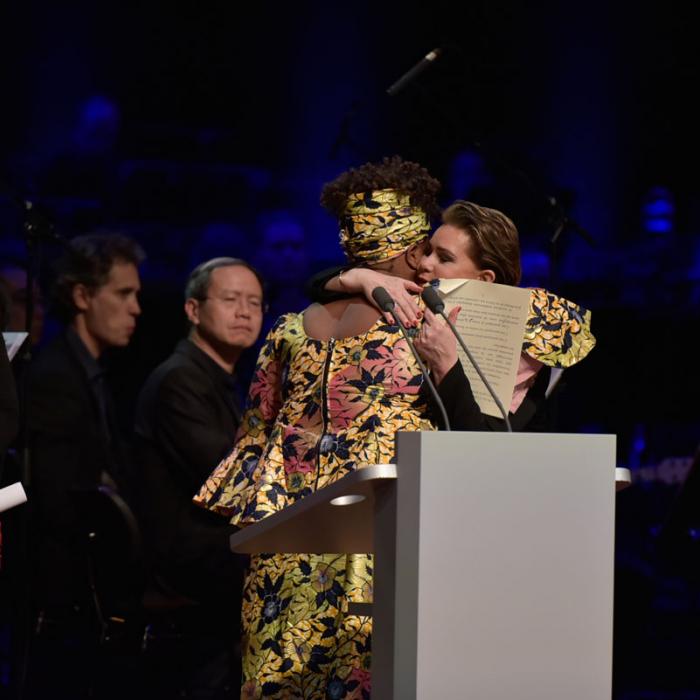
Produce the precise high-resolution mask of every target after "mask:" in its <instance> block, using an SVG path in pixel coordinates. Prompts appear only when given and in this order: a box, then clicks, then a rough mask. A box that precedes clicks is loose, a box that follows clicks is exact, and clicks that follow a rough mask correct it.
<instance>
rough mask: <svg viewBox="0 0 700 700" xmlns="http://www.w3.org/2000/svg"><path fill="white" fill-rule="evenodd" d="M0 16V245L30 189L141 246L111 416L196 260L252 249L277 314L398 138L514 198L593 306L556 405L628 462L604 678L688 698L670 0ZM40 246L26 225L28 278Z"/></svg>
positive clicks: (62, 217) (692, 196)
mask: <svg viewBox="0 0 700 700" xmlns="http://www.w3.org/2000/svg"><path fill="white" fill-rule="evenodd" d="M457 8H459V9H457ZM0 32H1V33H2V34H1V35H2V40H1V41H0V51H1V52H2V53H1V54H0V55H1V58H2V61H1V64H2V66H3V72H4V78H3V90H2V109H1V110H0V124H1V132H0V133H1V135H2V144H3V154H2V156H3V160H2V171H1V174H2V186H1V189H0V226H1V230H2V245H1V246H0V253H1V254H2V257H4V258H6V259H11V258H13V257H19V258H20V259H21V258H22V256H23V255H24V244H23V242H22V238H21V233H22V211H21V208H20V207H19V206H18V202H17V200H18V199H19V200H20V201H21V200H23V199H27V198H29V199H31V200H32V201H34V202H36V203H38V204H40V205H41V206H42V207H43V208H44V211H45V212H46V214H47V216H48V217H49V218H50V220H51V221H52V222H53V223H54V224H55V227H56V230H57V231H58V232H59V233H61V234H62V235H64V236H67V237H70V236H72V235H75V234H79V233H83V232H86V231H88V230H93V229H95V228H107V229H117V230H122V231H125V232H127V233H129V234H130V235H132V236H134V237H135V238H137V239H138V240H139V241H140V242H141V244H142V245H143V247H144V248H145V250H146V252H147V255H148V260H147V262H146V263H145V265H144V267H143V295H142V299H143V309H144V313H143V315H142V317H141V319H140V325H139V329H138V331H137V334H136V336H135V338H134V341H133V343H132V345H131V346H130V347H129V348H128V349H127V350H125V351H123V352H121V353H117V354H115V356H114V357H113V358H111V359H112V363H113V365H114V370H115V373H116V375H117V376H120V377H121V379H120V381H119V382H118V384H117V385H118V387H119V390H120V402H121V406H122V410H123V413H124V421H125V423H126V424H128V423H129V410H130V406H131V402H132V401H133V398H134V396H135V394H136V392H137V391H138V389H139V387H140V385H141V383H142V381H143V379H144V377H145V376H146V375H147V373H148V372H149V371H150V370H151V369H152V368H153V367H154V366H155V365H156V364H157V363H158V362H160V361H161V360H162V359H163V358H164V357H165V356H166V355H167V354H168V353H169V352H170V350H171V348H172V346H173V345H174V343H175V341H176V340H177V338H178V337H179V336H180V335H181V333H182V332H183V317H182V313H181V300H182V297H181V293H182V287H183V284H184V279H185V277H186V274H187V272H188V271H189V270H190V269H191V268H192V267H193V266H194V265H195V264H197V263H198V262H201V261H202V260H204V259H207V258H209V257H214V256H218V255H234V256H240V257H245V258H247V259H249V260H251V261H253V262H255V263H256V264H258V265H259V266H260V267H261V268H262V269H263V271H264V273H265V274H266V276H267V277H268V279H269V280H270V285H271V293H272V306H273V311H272V315H273V316H274V315H275V314H276V313H278V312H281V311H285V310H288V309H289V308H290V307H296V308H302V307H303V306H304V304H305V303H306V302H305V300H304V299H303V295H302V292H301V284H302V283H303V281H304V279H305V278H307V277H308V276H309V275H310V274H312V273H313V272H314V271H316V270H318V269H321V268H323V267H325V266H327V265H330V264H333V263H335V262H338V261H341V255H340V250H339V247H338V243H337V232H336V230H335V227H334V224H333V221H332V220H331V219H330V217H328V216H327V215H326V214H325V213H324V212H323V211H322V210H321V209H320V207H319V205H318V198H319V192H320V188H321V185H322V183H323V182H325V181H327V180H329V179H331V178H333V177H334V176H335V175H336V174H338V173H339V172H340V171H342V170H343V169H345V168H346V167H347V166H349V165H358V164H361V163H363V162H365V161H367V160H372V159H377V158H379V157H381V156H384V155H391V154H393V153H399V154H401V155H402V156H404V157H405V158H410V159H415V160H418V161H419V162H421V163H422V164H424V165H425V166H427V167H428V168H429V169H430V170H431V171H432V172H433V174H434V175H436V176H437V177H438V178H439V179H440V180H441V181H442V182H443V185H444V188H443V196H442V198H443V201H444V203H447V202H449V201H450V200H452V199H454V198H457V197H463V198H468V199H473V200H474V201H477V202H479V203H481V204H485V205H490V206H495V207H498V208H501V209H503V210H504V211H505V212H506V213H507V214H509V215H510V216H511V217H512V218H513V219H514V220H515V222H516V224H517V225H518V228H519V230H520V232H521V237H522V245H523V255H524V266H525V273H526V279H525V282H526V283H528V284H542V285H544V286H549V287H550V288H552V289H553V290H555V291H557V292H559V293H560V294H563V295H564V296H567V297H569V298H571V299H574V300H576V301H578V302H579V303H581V304H583V305H584V306H587V307H588V308H591V309H592V312H593V330H594V333H595V335H596V337H597V339H598V346H597V348H596V350H595V351H594V352H593V354H592V355H591V357H590V358H589V359H587V360H586V361H585V362H584V363H582V365H581V366H580V367H576V368H574V369H572V370H571V371H569V372H567V386H566V391H565V392H564V393H563V396H562V400H561V427H562V429H563V430H569V431H589V432H611V433H616V434H617V436H618V465H619V466H628V467H630V468H631V469H632V470H633V477H634V484H633V486H632V488H630V489H628V490H627V491H625V492H623V493H621V494H619V496H618V521H619V530H618V541H617V542H618V543H617V594H616V595H617V610H616V629H615V634H616V639H615V697H616V698H621V699H622V698H625V699H628V698H700V679H699V677H700V672H698V671H697V659H698V651H699V650H700V645H699V644H698V639H699V637H700V614H699V613H700V591H699V590H698V587H697V583H696V577H695V573H694V568H697V564H696V562H697V561H700V560H698V554H699V553H698V551H697V550H696V549H694V544H693V542H691V541H690V540H689V542H688V546H687V549H686V550H684V557H683V559H682V562H683V563H684V564H685V566H674V567H671V566H670V564H669V563H668V562H664V563H662V562H661V560H660V559H659V556H658V549H659V548H658V542H659V539H660V538H659V533H661V532H662V526H663V524H664V523H665V522H666V521H667V519H668V517H669V515H670V514H671V513H673V512H674V504H675V502H676V498H677V496H678V493H679V491H680V489H681V485H682V484H683V483H684V481H685V480H686V475H687V473H688V470H689V468H690V466H691V462H692V455H693V453H694V451H695V449H696V447H697V446H698V442H699V441H700V437H699V435H698V416H699V413H700V411H699V410H698V405H697V404H698V397H699V396H700V386H699V384H700V382H699V381H698V371H697V366H696V365H697V361H698V352H697V349H696V342H697V341H696V340H695V336H696V334H697V330H698V326H699V324H698V319H699V317H700V312H699V308H700V184H699V181H698V177H697V164H698V156H699V155H700V148H699V146H698V137H697V125H698V123H700V120H699V117H700V113H699V110H698V108H697V107H696V106H695V103H696V102H697V100H696V99H695V98H694V93H695V91H696V85H697V82H698V77H699V76H698V73H699V69H700V57H699V56H698V50H697V36H696V34H697V32H696V27H695V25H694V23H693V22H691V21H690V17H689V15H688V14H687V13H686V11H680V10H679V9H678V7H674V4H673V3H663V4H662V3H654V4H651V5H648V6H647V7H636V6H635V7H633V8H632V7H631V6H630V7H629V8H628V9H624V8H623V7H622V5H621V4H618V7H614V6H608V5H604V4H603V3H599V4H596V3H548V4H542V3H540V4H537V5H536V6H532V7H530V6H526V5H525V4H524V3H512V4H511V3H505V2H493V1H491V2H489V1H486V0H479V1H475V2H471V3H462V4H459V6H457V5H453V4H447V3H445V4H442V3H439V2H430V3H419V2H411V1H408V2H403V3H400V4H388V3H387V4H384V3H366V2H356V3H351V4H350V3H348V4H338V5H336V6H333V5H332V4H331V3H316V2H308V3H304V2H302V3H294V4H291V3H290V4H287V3H285V4H282V3H269V2H267V3H266V2H261V3H245V4H244V3H232V2H226V3H224V2H199V3H187V2H186V3H184V4H182V6H181V7H179V8H178V9H176V8H175V5H174V4H173V3H165V2H160V1H154V2H148V3H146V2H144V3H119V4H117V3H108V2H86V1H85V0H77V1H76V2H72V3H52V2H23V3H13V4H12V6H8V5H6V6H5V10H4V19H3V20H2V26H1V27H0ZM436 47H440V48H441V49H442V54H441V56H440V58H439V59H438V60H437V61H436V62H435V64H434V65H433V66H431V68H430V69H429V70H427V71H425V72H424V73H423V74H422V75H421V76H419V78H417V79H416V80H415V81H413V82H411V83H410V84H409V85H408V86H407V87H406V88H405V89H404V90H403V91H401V92H400V93H399V94H398V95H396V96H395V97H389V96H388V95H387V94H386V88H387V87H388V86H389V85H391V84H392V83H393V82H394V81H395V80H396V79H397V78H398V77H399V76H401V75H402V74H403V73H404V72H406V71H407V70H408V69H409V68H410V67H411V66H412V65H414V64H415V63H416V62H417V61H418V60H419V59H420V58H421V57H422V56H423V55H425V54H426V53H427V52H428V51H429V50H431V49H433V48H436ZM273 224H274V225H273ZM557 233H558V236H557V235H556V234H557ZM555 237H556V243H555V244H554V245H553V244H552V239H553V238H555ZM55 254H56V247H55V246H52V245H49V244H47V245H44V246H43V251H42V281H43V282H45V281H46V278H47V277H48V276H49V269H50V261H51V259H52V258H53V256H54V255H55ZM280 289H284V294H283V295H280ZM275 294H276V295H277V297H275ZM271 320H272V319H271ZM52 332H55V324H53V323H52V322H51V321H50V319H47V323H46V326H45V330H44V340H45V339H47V338H48V337H50V335H51V333H52ZM689 503H690V504H691V506H690V509H691V510H699V509H700V508H699V507H698V503H697V502H696V501H694V500H692V499H690V501H689ZM691 539H692V538H691ZM575 604H576V601H572V605H575Z"/></svg>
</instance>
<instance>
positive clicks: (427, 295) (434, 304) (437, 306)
mask: <svg viewBox="0 0 700 700" xmlns="http://www.w3.org/2000/svg"><path fill="white" fill-rule="evenodd" d="M421 297H422V299H423V301H424V302H425V305H426V306H427V307H428V308H429V309H430V310H431V311H432V312H433V313H434V314H436V315H440V316H442V317H443V318H444V319H445V321H447V325H448V326H449V327H450V330H451V331H452V333H453V334H454V336H455V338H457V341H458V342H459V344H460V345H461V346H462V350H464V352H465V353H466V355H467V357H468V358H469V362H471V363H472V367H474V369H475V370H476V373H477V374H478V375H479V378H480V379H481V381H482V382H483V383H484V386H485V387H486V388H487V389H488V392H489V394H491V398H492V399H493V400H494V401H495V403H496V406H498V410H499V411H500V412H501V415H502V416H503V420H504V421H505V424H506V428H507V430H508V432H509V433H512V432H513V428H512V427H511V425H510V420H508V413H507V412H506V410H505V409H504V408H503V404H502V403H501V400H500V399H499V398H498V396H496V392H495V391H494V390H493V387H492V386H491V384H489V380H488V379H486V377H485V376H484V373H483V372H482V371H481V368H480V367H479V365H478V363H477V361H476V360H475V359H474V355H472V354H471V352H470V350H469V348H468V347H467V346H466V344H465V342H464V341H463V340H462V336H461V335H460V334H459V332H458V331H457V329H456V328H455V326H454V323H452V321H450V319H449V318H448V317H447V314H445V302H444V301H443V300H442V299H441V298H440V295H439V294H438V293H437V292H436V291H435V287H433V286H427V287H426V288H425V289H424V290H423V291H422V292H421Z"/></svg>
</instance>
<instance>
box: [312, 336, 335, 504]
mask: <svg viewBox="0 0 700 700" xmlns="http://www.w3.org/2000/svg"><path fill="white" fill-rule="evenodd" d="M334 347H335V338H333V337H332V336H331V337H330V338H329V339H328V351H327V352H326V361H325V363H324V365H323V378H322V379H321V419H322V421H323V429H322V430H321V435H320V436H319V438H318V442H317V443H316V483H315V484H314V491H318V480H319V477H320V476H321V441H322V440H323V438H324V437H325V435H326V427H327V426H328V373H329V371H330V368H331V360H332V359H333V348H334Z"/></svg>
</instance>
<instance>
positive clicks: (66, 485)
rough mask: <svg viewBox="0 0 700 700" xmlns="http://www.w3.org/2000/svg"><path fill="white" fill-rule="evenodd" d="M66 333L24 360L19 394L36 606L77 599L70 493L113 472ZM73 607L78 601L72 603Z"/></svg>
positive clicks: (80, 580)
mask: <svg viewBox="0 0 700 700" xmlns="http://www.w3.org/2000/svg"><path fill="white" fill-rule="evenodd" d="M68 332H70V331H66V333H63V334H61V335H59V336H58V337H56V338H55V339H54V340H53V341H52V342H51V343H50V344H49V345H48V346H47V347H46V348H44V350H42V351H41V352H40V353H39V354H38V356H37V357H36V358H35V359H34V361H33V362H32V364H31V366H30V368H29V379H28V392H27V396H26V397H25V400H26V406H27V421H28V427H29V437H28V441H29V447H30V482H29V484H28V487H29V501H30V506H31V519H32V535H33V538H34V543H35V555H36V564H37V566H38V571H37V578H36V581H37V583H38V595H39V599H40V600H39V602H40V604H41V605H45V606H48V607H51V606H59V607H61V606H63V607H65V606H71V605H72V604H73V602H75V601H76V600H77V598H80V597H81V596H83V595H84V594H85V592H86V590H87V589H86V587H85V571H86V568H85V562H84V559H82V558H81V556H82V555H81V551H80V547H79V542H80V540H81V535H80V529H79V526H78V520H77V512H76V510H75V507H74V502H73V497H72V495H71V492H72V491H73V490H74V489H77V488H81V487H85V486H87V487H90V486H95V485H97V484H99V483H100V482H101V481H102V477H103V474H105V473H107V474H117V473H118V472H120V471H121V469H122V467H123V465H122V464H121V460H122V457H123V453H122V451H121V445H116V444H115V443H114V441H110V436H109V435H108V434H106V433H105V426H104V423H103V421H102V419H101V416H100V409H99V406H98V402H97V399H96V397H95V394H94V392H93V390H92V387H91V385H90V380H89V378H88V374H87V370H86V369H85V367H84V366H83V364H82V363H81V360H80V358H79V356H78V355H77V354H76V352H75V349H74V347H73V346H72V345H71V343H70V342H69V341H68V337H67V333H68ZM78 602H79V601H78Z"/></svg>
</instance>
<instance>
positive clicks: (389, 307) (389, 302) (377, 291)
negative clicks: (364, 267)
mask: <svg viewBox="0 0 700 700" xmlns="http://www.w3.org/2000/svg"><path fill="white" fill-rule="evenodd" d="M372 298H373V299H374V301H376V302H377V306H378V307H379V308H380V309H381V310H382V311H388V312H393V310H394V307H395V306H396V303H395V302H394V300H393V299H392V298H391V296H390V294H389V292H387V291H386V289H384V287H375V288H374V289H373V290H372ZM392 315H393V317H394V320H395V321H396V325H398V327H399V328H400V329H401V333H403V337H404V338H406V342H407V343H408V347H409V348H411V352H412V353H413V356H414V357H415V358H416V362H417V363H418V366H419V367H420V371H421V372H422V373H423V377H424V379H425V381H426V383H427V384H428V388H429V389H430V393H431V394H432V395H433V398H434V399H435V403H436V404H437V405H438V408H439V409H440V413H441V414H442V420H443V422H444V424H445V430H452V428H451V427H450V420H449V418H448V417H447V411H445V406H444V404H443V403H442V399H440V396H439V395H438V393H437V389H436V388H435V385H434V384H433V380H432V379H431V378H430V375H429V374H428V370H427V369H426V367H425V365H424V364H423V360H421V359H420V356H419V355H418V351H417V350H416V348H415V347H414V345H413V341H412V340H411V338H410V337H409V335H408V331H407V330H406V327H405V326H404V325H403V323H401V320H400V319H399V317H398V316H397V314H394V313H392Z"/></svg>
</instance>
